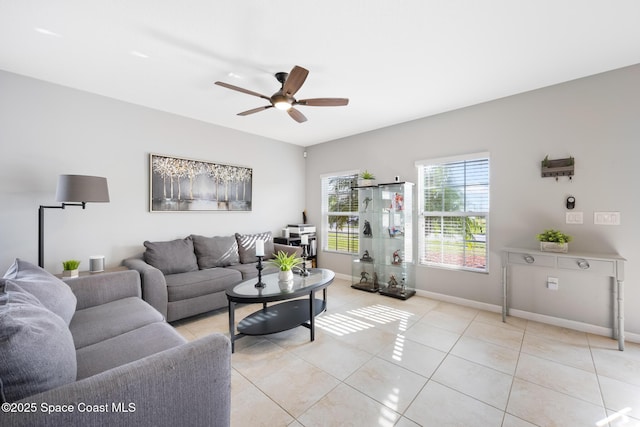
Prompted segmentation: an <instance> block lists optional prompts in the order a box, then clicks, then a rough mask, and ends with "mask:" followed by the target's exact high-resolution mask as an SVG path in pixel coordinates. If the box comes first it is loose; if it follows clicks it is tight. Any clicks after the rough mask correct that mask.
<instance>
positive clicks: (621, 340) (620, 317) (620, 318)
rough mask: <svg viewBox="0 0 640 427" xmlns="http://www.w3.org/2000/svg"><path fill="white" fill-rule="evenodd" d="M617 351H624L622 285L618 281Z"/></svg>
mask: <svg viewBox="0 0 640 427" xmlns="http://www.w3.org/2000/svg"><path fill="white" fill-rule="evenodd" d="M617 282H618V350H620V351H624V283H623V282H622V280H618V281H617Z"/></svg>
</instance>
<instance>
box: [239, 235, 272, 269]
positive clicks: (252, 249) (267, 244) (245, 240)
mask: <svg viewBox="0 0 640 427" xmlns="http://www.w3.org/2000/svg"><path fill="white" fill-rule="evenodd" d="M236 240H237V241H238V253H239V254H240V262H241V263H242V264H250V263H252V262H256V261H257V259H256V241H257V240H264V259H270V258H273V252H274V247H273V236H272V235H271V232H270V231H267V232H265V233H258V234H239V233H236Z"/></svg>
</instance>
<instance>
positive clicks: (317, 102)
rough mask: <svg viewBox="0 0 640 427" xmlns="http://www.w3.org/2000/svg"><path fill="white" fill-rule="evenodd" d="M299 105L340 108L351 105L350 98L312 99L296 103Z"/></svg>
mask: <svg viewBox="0 0 640 427" xmlns="http://www.w3.org/2000/svg"><path fill="white" fill-rule="evenodd" d="M296 104H298V105H310V106H313V107H338V106H341V105H347V104H349V99H348V98H312V99H300V100H298V101H296Z"/></svg>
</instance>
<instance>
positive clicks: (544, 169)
mask: <svg viewBox="0 0 640 427" xmlns="http://www.w3.org/2000/svg"><path fill="white" fill-rule="evenodd" d="M575 163H576V161H575V159H574V158H573V157H567V158H566V159H555V160H550V159H549V158H548V157H545V158H544V160H543V161H542V162H540V164H541V175H542V177H543V178H547V177H555V178H556V179H558V177H559V176H568V177H571V176H573V171H574V168H575Z"/></svg>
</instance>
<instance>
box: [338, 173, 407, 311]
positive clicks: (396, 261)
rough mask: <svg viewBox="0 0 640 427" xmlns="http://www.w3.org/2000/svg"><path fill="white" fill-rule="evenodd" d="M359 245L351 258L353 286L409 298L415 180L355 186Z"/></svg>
mask: <svg viewBox="0 0 640 427" xmlns="http://www.w3.org/2000/svg"><path fill="white" fill-rule="evenodd" d="M354 191H358V200H359V212H358V213H359V229H360V234H359V247H358V254H357V255H355V256H354V257H353V259H352V285H351V286H352V287H353V288H356V289H361V290H365V291H369V292H379V293H380V294H382V295H386V296H390V297H394V298H399V299H408V298H410V297H411V296H413V295H415V293H416V292H415V287H414V273H413V184H412V183H410V182H394V183H389V184H380V185H378V186H375V187H356V188H354Z"/></svg>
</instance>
